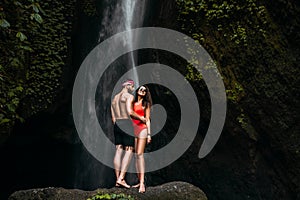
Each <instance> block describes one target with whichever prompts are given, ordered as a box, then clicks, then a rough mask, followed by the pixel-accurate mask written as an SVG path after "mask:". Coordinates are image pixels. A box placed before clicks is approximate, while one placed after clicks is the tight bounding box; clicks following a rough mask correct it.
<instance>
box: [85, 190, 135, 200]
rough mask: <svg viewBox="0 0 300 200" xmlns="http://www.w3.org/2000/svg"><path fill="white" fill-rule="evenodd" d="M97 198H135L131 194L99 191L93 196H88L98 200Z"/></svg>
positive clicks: (91, 199) (126, 199)
mask: <svg viewBox="0 0 300 200" xmlns="http://www.w3.org/2000/svg"><path fill="white" fill-rule="evenodd" d="M97 199H119V200H134V198H133V197H132V196H130V195H126V194H123V193H120V194H114V193H113V194H108V193H101V192H98V193H97V194H95V195H94V196H93V197H90V198H88V199H87V200H97Z"/></svg>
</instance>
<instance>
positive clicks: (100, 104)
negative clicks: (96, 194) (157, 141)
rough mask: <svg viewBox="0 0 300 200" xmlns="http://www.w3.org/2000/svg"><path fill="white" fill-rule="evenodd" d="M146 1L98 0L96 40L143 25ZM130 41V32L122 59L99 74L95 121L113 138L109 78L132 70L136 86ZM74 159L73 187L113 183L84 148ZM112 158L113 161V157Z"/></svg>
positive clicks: (110, 174)
mask: <svg viewBox="0 0 300 200" xmlns="http://www.w3.org/2000/svg"><path fill="white" fill-rule="evenodd" d="M146 1H147V0H105V1H101V3H99V4H101V8H102V9H103V10H102V11H101V14H102V16H101V22H99V23H100V31H99V37H98V43H101V42H103V41H104V40H106V39H107V38H109V37H111V36H113V35H115V34H117V33H120V32H123V31H128V30H131V29H133V28H137V27H142V26H143V18H144V7H145V4H146V3H145V2H146ZM99 2H100V1H99ZM133 41H138V40H137V38H132V35H131V34H129V35H128V38H127V39H126V40H124V41H123V45H124V47H126V48H127V52H128V53H127V54H126V55H125V56H122V58H118V59H117V61H116V63H114V64H111V66H110V68H109V70H108V71H107V72H106V73H105V74H104V75H103V76H102V77H101V80H100V82H99V85H98V87H97V92H96V95H95V96H96V105H95V106H96V113H97V117H98V121H99V123H100V125H101V128H102V129H103V130H104V132H105V133H107V135H108V137H109V138H112V131H111V127H112V122H111V120H110V118H111V116H110V102H111V96H112V90H113V87H114V86H113V84H112V81H115V79H118V78H120V77H121V76H122V75H123V74H124V71H125V72H126V71H129V70H131V69H133V70H132V71H133V74H132V75H130V77H128V78H131V79H133V80H134V81H135V82H136V85H138V76H137V71H136V69H135V66H136V64H137V53H136V51H132V47H133ZM108 53H109V50H108ZM107 56H109V55H107ZM87 78H89V77H87ZM86 82H93V80H86ZM116 87H119V86H116ZM95 139H96V138H95ZM87 145H90V146H93V145H94V144H92V142H91V144H87ZM109 147H110V146H109V144H107V148H106V147H105V148H104V149H105V151H107V152H104V153H105V155H112V154H114V152H113V151H112V150H111V149H110V148H109ZM87 149H89V147H87ZM77 155H78V154H77ZM76 159H79V161H78V162H77V167H76V173H75V180H74V186H75V187H76V188H83V189H94V188H97V187H109V186H111V185H110V184H112V183H114V181H115V180H114V173H113V170H112V169H108V167H106V166H104V165H102V164H101V163H99V162H97V161H95V159H93V157H92V156H91V155H89V153H88V152H87V151H86V150H83V151H82V153H81V155H80V156H78V157H77V158H76ZM111 160H112V161H113V158H112V159H111Z"/></svg>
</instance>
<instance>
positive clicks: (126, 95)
mask: <svg viewBox="0 0 300 200" xmlns="http://www.w3.org/2000/svg"><path fill="white" fill-rule="evenodd" d="M124 97H125V98H127V99H129V98H133V95H132V94H130V93H127V92H126V93H124Z"/></svg>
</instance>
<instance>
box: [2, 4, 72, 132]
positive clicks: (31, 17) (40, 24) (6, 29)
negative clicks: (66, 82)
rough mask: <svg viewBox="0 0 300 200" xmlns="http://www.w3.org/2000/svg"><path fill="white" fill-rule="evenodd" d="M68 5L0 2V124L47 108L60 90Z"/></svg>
mask: <svg viewBox="0 0 300 200" xmlns="http://www.w3.org/2000/svg"><path fill="white" fill-rule="evenodd" d="M71 8H72V1H70V2H69V3H61V2H60V1H50V0H45V1H42V2H40V1H39V0H19V1H17V0H14V1H10V0H4V1H2V2H1V3H0V37H1V41H0V46H1V49H0V53H1V57H0V83H1V85H0V87H1V90H0V94H1V95H0V103H1V104H0V126H1V132H9V129H10V127H12V125H13V124H14V123H15V121H16V120H20V121H24V119H26V118H27V117H29V116H31V115H33V114H35V113H37V112H39V111H42V110H45V109H47V108H48V107H49V106H50V105H51V104H52V103H53V101H54V100H55V97H56V95H57V92H58V91H59V90H60V89H61V81H62V80H61V77H62V72H63V67H64V66H65V65H66V61H67V60H66V57H67V54H68V51H67V46H68V44H69V42H70V30H71V21H70V19H68V18H69V17H70V16H71V15H72V9H71Z"/></svg>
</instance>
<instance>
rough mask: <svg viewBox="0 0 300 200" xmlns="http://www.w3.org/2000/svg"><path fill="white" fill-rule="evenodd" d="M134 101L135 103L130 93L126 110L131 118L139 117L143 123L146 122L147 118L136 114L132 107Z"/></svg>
mask: <svg viewBox="0 0 300 200" xmlns="http://www.w3.org/2000/svg"><path fill="white" fill-rule="evenodd" d="M132 103H133V96H132V95H129V96H128V97H127V100H126V111H127V113H128V114H129V115H130V117H131V118H133V119H138V120H141V121H142V122H143V123H146V119H145V117H143V116H139V115H138V114H136V112H134V111H133V109H132Z"/></svg>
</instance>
